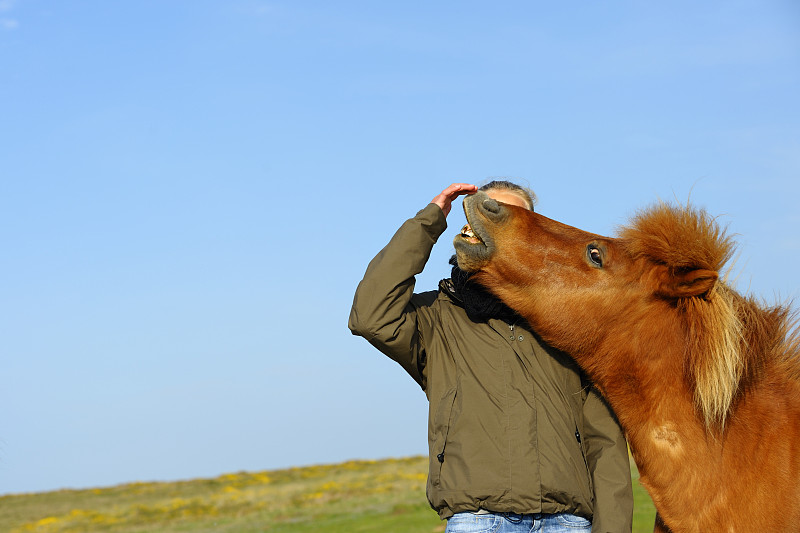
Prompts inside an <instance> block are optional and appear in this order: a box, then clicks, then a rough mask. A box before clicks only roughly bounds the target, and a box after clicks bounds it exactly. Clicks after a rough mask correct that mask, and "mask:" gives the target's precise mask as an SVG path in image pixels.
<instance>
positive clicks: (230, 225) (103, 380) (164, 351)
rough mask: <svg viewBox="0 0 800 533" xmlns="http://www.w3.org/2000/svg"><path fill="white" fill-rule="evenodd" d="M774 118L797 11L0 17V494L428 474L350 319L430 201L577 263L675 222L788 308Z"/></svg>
mask: <svg viewBox="0 0 800 533" xmlns="http://www.w3.org/2000/svg"><path fill="white" fill-rule="evenodd" d="M798 94H800V7H798V4H797V3H796V2H794V1H791V0H785V1H779V0H758V1H756V0H754V1H725V2H722V1H710V2H688V1H687V2H681V1H679V2H668V3H656V2H640V1H612V2H572V1H567V2H523V1H518V2H495V3H492V4H490V3H485V2H413V1H412V2H402V3H394V4H390V3H378V2H315V1H299V2H284V1H274V2H268V1H265V2H260V1H255V0H252V1H251V0H233V1H229V2H222V1H210V0H206V1H202V0H201V1H192V2H189V1H173V2H155V1H147V0H144V1H137V2H113V3H110V2H101V1H88V0H87V1H75V2H68V3H66V2H54V1H47V0H0V113H2V115H1V116H2V123H3V127H1V128H0V244H1V245H2V249H3V254H2V261H0V276H2V280H3V282H2V283H0V405H2V406H3V407H2V409H0V493H16V492H27V491H39V490H49V489H58V488H63V487H91V486H101V485H110V484H117V483H123V482H130V481H147V480H174V479H186V478H195V477H203V476H214V475H218V474H222V473H226V472H233V471H239V470H261V469H268V468H278V467H286V466H294V465H305V464H313V463H324V462H335V461H340V460H345V459H351V458H381V457H388V456H401V455H411V454H421V453H425V452H426V416H427V404H426V401H425V397H424V394H423V393H422V392H421V391H420V390H419V389H418V387H417V386H416V385H415V384H414V383H413V381H412V380H411V379H410V378H408V377H407V376H406V375H405V374H404V372H403V371H402V370H401V369H400V367H399V366H397V365H396V364H395V363H393V362H391V361H389V360H388V359H386V358H385V357H383V356H382V355H381V354H379V353H378V352H377V351H375V350H374V349H373V348H372V347H371V346H370V345H369V344H368V343H367V342H366V341H364V340H363V339H359V338H357V337H353V336H351V335H350V333H349V331H348V330H347V327H346V322H347V314H348V311H349V307H350V303H351V301H352V295H353V292H354V290H355V287H356V285H357V283H358V281H359V280H360V278H361V276H362V275H363V272H364V269H365V268H366V266H367V263H368V262H369V260H370V259H371V258H372V256H374V254H375V253H377V252H378V251H379V250H380V248H382V247H383V245H384V244H385V243H386V242H387V241H388V239H389V238H390V236H391V235H392V233H393V232H394V231H395V229H396V228H397V227H399V225H400V224H401V223H402V222H403V220H405V219H406V218H408V217H411V216H413V215H414V213H416V211H417V210H419V209H421V208H422V207H424V206H425V205H426V204H427V203H428V202H429V201H430V200H431V198H433V197H434V196H435V195H436V194H437V193H438V192H439V191H441V190H442V189H443V188H444V187H445V186H447V185H448V184H449V183H451V182H453V181H467V182H478V183H480V182H483V181H486V180H487V179H489V178H491V177H510V178H517V179H519V180H521V181H522V182H523V183H527V184H529V185H530V186H531V187H532V188H534V189H535V191H536V192H537V194H538V195H539V206H538V208H537V209H538V210H539V211H540V212H542V213H544V214H545V215H547V216H550V217H552V218H556V219H558V220H561V221H563V222H566V223H568V224H571V225H574V226H578V227H580V228H582V229H586V230H588V231H593V232H596V233H601V234H613V232H614V231H615V228H616V227H617V226H619V225H620V224H623V223H624V222H625V220H626V219H627V218H628V217H629V216H630V215H631V214H633V213H634V212H635V211H636V210H637V209H639V208H642V207H644V206H646V205H648V204H650V203H652V202H653V201H655V200H657V199H667V200H671V199H677V200H678V201H682V202H683V201H686V200H687V199H688V198H691V200H692V202H693V203H695V204H696V205H698V206H701V207H704V208H706V209H708V210H709V211H710V212H711V213H713V214H715V215H719V216H720V220H721V221H722V223H723V224H726V225H728V227H729V229H730V231H731V232H733V233H736V234H737V235H738V236H737V240H738V242H739V243H740V246H739V255H738V257H737V261H736V264H735V266H734V269H733V271H732V275H733V276H734V277H735V278H736V280H737V281H736V283H737V286H738V287H739V288H740V289H741V290H743V291H747V292H750V293H752V294H755V295H757V296H760V297H763V298H764V299H766V300H767V301H769V302H775V301H779V300H780V301H782V300H786V299H789V298H792V297H795V298H796V297H797V296H798V285H797V280H796V277H795V276H794V275H793V274H790V273H794V272H795V271H796V267H795V264H796V257H797V256H798V254H800V237H798V232H797V230H798V226H800V224H798V222H800V210H799V209H798V208H797V205H796V204H797V201H798V198H800V112H799V111H800V110H799V109H798V98H797V95H798ZM450 218H451V221H450V228H449V229H448V231H447V233H446V234H445V235H444V236H443V238H442V242H441V243H439V245H438V246H437V247H436V248H435V250H434V254H433V256H432V258H431V260H430V263H429V265H428V268H427V269H426V271H425V272H424V273H423V274H422V275H420V276H419V278H418V287H419V288H420V289H421V290H427V289H431V288H433V287H435V284H436V283H437V281H438V280H439V279H440V278H442V277H445V276H447V275H448V272H449V267H448V266H447V264H446V263H447V258H448V257H449V255H450V254H451V244H450V242H451V240H452V236H453V234H454V232H455V231H457V229H458V228H459V227H460V225H461V224H462V223H463V215H462V214H461V210H460V206H459V205H457V206H456V207H455V208H454V210H453V213H452V214H451V217H450Z"/></svg>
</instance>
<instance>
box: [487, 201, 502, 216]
mask: <svg viewBox="0 0 800 533" xmlns="http://www.w3.org/2000/svg"><path fill="white" fill-rule="evenodd" d="M483 208H484V209H485V210H486V211H488V212H489V213H492V214H495V215H496V214H497V213H499V212H500V204H498V203H497V201H496V200H493V199H492V198H487V199H486V200H484V201H483Z"/></svg>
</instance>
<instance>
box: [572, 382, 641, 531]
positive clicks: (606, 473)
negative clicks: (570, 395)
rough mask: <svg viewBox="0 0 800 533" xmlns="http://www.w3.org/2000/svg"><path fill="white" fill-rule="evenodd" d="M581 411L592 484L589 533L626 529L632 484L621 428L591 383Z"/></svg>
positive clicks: (630, 519)
mask: <svg viewBox="0 0 800 533" xmlns="http://www.w3.org/2000/svg"><path fill="white" fill-rule="evenodd" d="M583 412H584V432H585V433H584V438H585V439H586V459H587V461H588V463H589V469H590V471H591V472H592V482H593V484H594V499H595V501H594V517H593V520H592V533H623V532H627V533H630V531H631V528H632V527H633V488H632V485H631V470H630V462H629V459H628V444H627V442H626V440H625V436H624V434H623V433H622V428H620V426H619V422H617V418H616V417H615V416H614V413H613V412H612V411H611V408H610V407H609V406H608V404H607V403H606V401H605V400H604V399H603V397H602V396H601V395H600V393H599V392H598V391H597V389H596V388H594V387H592V388H591V389H590V390H589V393H588V395H587V398H586V401H585V402H584V405H583Z"/></svg>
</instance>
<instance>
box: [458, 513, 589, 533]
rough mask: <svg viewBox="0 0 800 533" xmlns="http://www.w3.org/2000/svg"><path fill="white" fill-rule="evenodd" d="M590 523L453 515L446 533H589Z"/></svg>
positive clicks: (554, 517)
mask: <svg viewBox="0 0 800 533" xmlns="http://www.w3.org/2000/svg"><path fill="white" fill-rule="evenodd" d="M591 531H592V523H591V522H589V521H588V520H586V519H585V518H581V517H580V516H575V515H572V514H567V513H558V514H525V515H522V514H515V513H489V514H475V513H456V514H454V515H453V516H452V517H450V519H449V520H448V521H447V529H446V530H445V533H533V532H536V533H582V532H583V533H591Z"/></svg>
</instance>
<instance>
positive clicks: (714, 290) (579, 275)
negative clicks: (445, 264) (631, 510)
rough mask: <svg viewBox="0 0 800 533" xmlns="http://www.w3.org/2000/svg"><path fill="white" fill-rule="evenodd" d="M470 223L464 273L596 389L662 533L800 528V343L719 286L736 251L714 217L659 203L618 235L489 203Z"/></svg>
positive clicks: (780, 317)
mask: <svg viewBox="0 0 800 533" xmlns="http://www.w3.org/2000/svg"><path fill="white" fill-rule="evenodd" d="M464 210H465V212H466V215H467V219H468V222H469V225H470V226H471V228H472V230H473V232H474V236H473V235H459V236H456V238H455V242H454V244H455V247H456V252H457V257H458V263H459V266H460V267H461V268H462V269H463V270H466V271H469V272H472V273H473V274H472V276H473V279H475V280H476V281H477V282H479V283H481V284H483V285H484V286H485V287H487V288H488V289H489V290H490V291H492V292H493V293H494V294H496V295H497V296H499V297H500V298H501V299H502V300H503V301H505V302H506V303H507V304H508V305H509V306H510V307H512V308H513V309H515V310H516V311H517V312H518V313H519V314H520V315H521V316H522V317H524V318H525V319H526V320H527V321H528V322H529V323H530V325H531V326H532V328H533V329H534V330H535V331H536V332H537V333H538V334H539V335H540V336H541V337H542V338H543V339H544V340H545V341H546V342H548V343H549V344H551V345H552V346H554V347H556V348H559V349H561V350H564V351H565V352H567V353H569V354H570V355H572V357H574V358H575V360H576V361H577V362H578V364H579V365H580V366H581V367H583V368H584V370H585V371H586V372H587V374H588V375H589V376H590V377H591V378H592V380H593V381H594V383H595V386H596V387H597V388H598V389H599V390H600V392H601V393H602V394H603V395H604V396H605V398H606V399H607V401H608V402H609V404H610V405H611V406H612V408H613V409H614V412H615V413H616V415H617V417H618V419H619V421H620V424H621V425H622V427H623V428H624V430H625V433H626V436H627V438H628V442H629V444H630V447H631V452H632V454H633V458H634V460H635V461H636V465H637V467H638V469H639V472H640V482H641V483H642V485H643V486H644V487H645V488H646V489H647V491H648V492H649V493H650V496H651V497H652V499H653V502H654V503H655V506H656V510H657V516H656V523H655V531H657V532H673V533H680V532H697V533H700V532H703V533H707V532H725V533H737V532H745V531H746V532H752V531H764V532H770V533H780V532H787V533H788V532H798V531H800V341H799V337H800V335H798V332H797V329H796V328H795V326H794V324H795V320H794V318H793V314H792V313H791V312H790V310H789V309H788V307H786V306H765V305H763V304H762V303H759V302H757V301H755V300H754V299H753V298H750V297H745V296H742V295H740V294H739V293H737V292H736V291H735V290H734V289H733V288H731V287H730V286H729V285H728V284H727V283H726V282H725V281H724V280H723V279H721V278H720V272H721V269H722V268H723V266H724V264H725V263H726V261H727V260H728V259H730V257H731V254H732V252H733V246H734V243H733V241H732V240H731V238H730V237H728V236H727V235H726V234H725V232H724V230H723V229H721V228H720V227H719V225H718V224H717V223H716V221H715V220H714V219H713V218H711V217H710V216H709V215H708V214H707V213H705V212H704V211H702V210H698V209H694V208H692V207H690V206H673V205H668V204H665V203H659V204H656V205H654V206H653V207H651V208H649V209H647V210H645V211H642V212H640V213H639V214H638V215H637V216H635V217H634V218H633V220H632V221H631V223H630V224H629V225H628V226H627V227H624V228H623V229H622V230H621V231H620V233H619V235H618V238H607V237H602V236H600V235H594V234H591V233H587V232H584V231H581V230H579V229H576V228H573V227H570V226H567V225H564V224H562V223H559V222H556V221H554V220H551V219H548V218H546V217H544V216H542V215H539V214H536V213H533V212H532V211H528V210H525V209H522V208H518V207H515V206H511V205H506V204H502V203H498V202H496V201H494V200H492V199H491V198H489V197H488V196H486V195H485V194H484V193H480V192H479V193H477V194H475V195H473V196H470V197H467V198H466V199H465V200H464Z"/></svg>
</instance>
